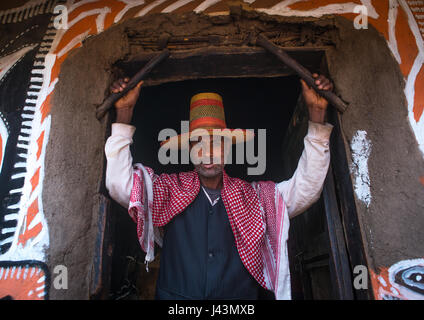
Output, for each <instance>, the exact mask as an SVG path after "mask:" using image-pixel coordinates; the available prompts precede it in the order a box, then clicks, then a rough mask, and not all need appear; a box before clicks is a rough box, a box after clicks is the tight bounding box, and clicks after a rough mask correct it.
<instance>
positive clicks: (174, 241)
mask: <svg viewBox="0 0 424 320" xmlns="http://www.w3.org/2000/svg"><path fill="white" fill-rule="evenodd" d="M258 287H259V284H257V282H256V280H255V279H254V278H253V277H252V276H251V275H250V273H249V272H248V271H247V269H246V268H245V267H244V265H243V263H242V261H241V259H240V256H239V254H238V252H237V247H236V244H235V240H234V235H233V232H232V230H231V226H230V222H229V220H228V216H227V211H226V210H225V207H224V204H223V202H222V199H219V200H218V202H217V203H216V204H215V205H214V206H212V205H211V203H210V202H209V200H208V198H207V196H206V194H205V193H204V191H203V190H202V189H200V191H199V194H198V195H197V197H196V199H195V200H194V201H193V202H192V203H191V204H190V205H189V206H188V207H187V208H186V209H185V210H184V211H183V212H181V213H180V214H178V215H177V216H175V217H174V218H173V219H172V220H171V221H170V222H169V223H168V224H167V225H166V226H165V235H164V238H163V247H162V252H161V261H160V270H159V278H158V281H157V286H156V298H157V299H169V300H181V299H182V300H184V299H198V300H203V299H257V298H258Z"/></svg>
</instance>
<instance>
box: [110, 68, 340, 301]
mask: <svg viewBox="0 0 424 320" xmlns="http://www.w3.org/2000/svg"><path fill="white" fill-rule="evenodd" d="M313 76H314V78H315V81H316V84H317V86H318V88H319V89H322V90H332V89H333V85H332V83H331V82H330V81H329V80H328V79H327V78H325V77H324V76H322V75H318V74H314V75H313ZM128 80H129V79H121V80H118V81H117V82H115V83H114V84H113V85H112V87H111V91H112V92H115V93H116V92H119V91H122V90H123V89H124V88H125V87H126V83H127V82H128ZM301 84H302V94H303V97H304V101H305V103H306V105H307V107H308V110H309V129H308V134H307V135H306V137H305V139H304V144H305V149H304V151H303V154H302V156H301V158H300V160H299V163H298V167H297V169H296V172H295V173H294V175H293V177H292V178H291V179H289V180H287V181H283V182H280V183H277V184H276V183H274V182H270V181H268V182H257V183H252V184H249V183H247V182H245V181H243V180H241V179H237V178H232V177H229V176H228V175H227V174H226V173H225V170H224V164H225V163H224V160H225V157H226V155H227V153H226V151H225V148H223V145H225V144H223V143H222V142H223V141H230V142H231V143H233V142H238V143H239V142H240V140H241V141H242V142H244V141H247V140H249V139H251V138H252V135H251V133H250V132H249V131H245V130H241V129H238V130H221V131H220V130H215V131H213V129H227V128H226V123H225V115H224V107H223V102H222V98H221V97H220V96H219V95H218V94H216V93H200V94H197V95H195V96H194V97H192V99H191V104H190V132H189V133H186V134H181V135H179V136H175V137H171V138H170V139H168V140H167V141H165V142H164V143H163V144H162V145H163V146H167V147H169V148H171V149H176V148H184V146H187V145H188V146H189V148H190V152H191V156H192V158H191V160H192V162H193V163H194V168H195V170H193V171H190V172H182V173H178V174H172V175H168V174H162V175H160V176H158V175H156V174H155V173H154V172H153V171H152V170H151V169H150V168H145V167H143V166H142V165H141V164H137V165H135V166H133V163H132V157H131V153H130V151H129V146H130V144H131V143H132V136H133V134H134V131H135V128H134V127H133V126H131V125H130V123H131V118H132V114H133V110H134V106H135V104H136V101H137V99H138V97H139V94H140V88H141V86H142V82H140V83H139V85H138V86H137V87H136V88H134V89H133V90H131V91H130V92H129V93H128V94H127V95H126V96H125V97H123V98H122V99H120V100H119V101H118V102H117V103H116V105H115V107H116V113H117V118H116V122H115V123H113V124H112V135H111V137H109V139H108V141H107V142H106V147H105V152H106V157H107V170H106V187H107V188H108V190H109V193H110V195H111V197H112V198H113V199H115V200H116V201H117V202H118V203H120V204H121V205H122V206H124V207H126V208H129V214H130V216H131V217H132V218H133V220H134V221H135V222H136V223H137V234H138V238H139V241H140V245H141V247H142V248H143V250H144V251H146V261H147V262H149V261H152V260H153V257H154V240H156V242H157V243H158V244H159V245H162V252H161V264H160V270H159V277H158V281H157V288H156V298H157V299H257V298H258V284H260V285H261V286H262V287H264V288H266V289H268V290H271V291H273V292H274V294H275V297H276V299H290V298H291V294H290V273H289V268H288V257H287V238H288V226H289V220H288V219H289V217H293V216H295V215H297V214H299V213H301V212H303V211H304V210H306V209H307V208H308V207H309V206H311V205H312V204H313V203H314V202H315V201H316V200H317V199H318V198H319V196H320V193H321V191H322V186H323V182H324V179H325V176H326V173H327V170H328V166H329V161H330V154H329V138H330V134H331V131H332V125H330V124H328V123H325V113H326V109H327V106H328V102H327V101H326V100H325V99H324V98H322V97H320V96H319V95H318V94H317V93H316V92H315V91H314V90H313V89H312V88H309V87H308V85H307V84H306V83H305V82H304V81H303V80H301ZM198 130H200V131H202V130H203V131H202V132H203V133H202V134H199V135H194V134H195V132H198ZM212 131H213V132H214V133H215V134H214V135H212V134H210V133H211V132H212ZM216 131H217V132H218V133H216ZM193 137H194V138H193ZM235 137H236V138H240V139H238V140H237V139H234V138H235ZM228 139H229V140H228ZM211 160H212V161H211ZM159 227H162V228H163V231H164V238H163V243H162V239H161V238H160V237H159V232H158V228H159Z"/></svg>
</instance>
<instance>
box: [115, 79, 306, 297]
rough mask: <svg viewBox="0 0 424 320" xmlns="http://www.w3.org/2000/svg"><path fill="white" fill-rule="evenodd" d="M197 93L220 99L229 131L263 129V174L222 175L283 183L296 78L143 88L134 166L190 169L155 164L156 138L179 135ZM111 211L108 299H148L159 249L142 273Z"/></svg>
mask: <svg viewBox="0 0 424 320" xmlns="http://www.w3.org/2000/svg"><path fill="white" fill-rule="evenodd" d="M199 92H217V93H219V94H220V95H221V96H222V98H223V102H224V107H225V116H226V122H227V126H228V127H230V128H245V129H254V130H255V133H257V129H266V144H267V147H266V152H267V154H266V155H267V157H266V171H265V173H264V174H263V175H260V176H248V175H247V167H246V165H237V164H229V165H228V166H227V167H226V171H227V173H228V174H229V175H231V176H234V177H239V178H242V179H245V180H247V181H255V180H273V181H276V182H279V181H282V180H283V179H284V169H283V165H282V162H283V159H284V152H283V149H282V145H283V140H284V137H285V135H286V129H287V127H288V124H289V122H290V119H291V117H292V114H293V111H294V108H295V106H296V102H297V100H298V96H299V93H300V83H299V79H298V78H297V77H295V76H288V77H273V78H217V79H202V80H187V81H180V82H171V83H165V84H161V85H158V86H150V87H145V88H143V89H142V92H141V96H140V99H139V101H138V103H137V106H136V111H135V114H134V118H133V125H134V126H136V127H137V130H136V134H135V136H134V143H133V145H132V147H131V150H132V154H133V158H134V162H141V163H143V165H146V166H149V167H151V168H152V169H154V170H155V172H156V173H158V174H160V173H173V172H180V171H186V170H192V166H191V165H172V164H170V165H166V166H163V165H161V164H160V163H159V160H158V155H157V153H158V149H159V142H158V133H159V132H160V131H161V130H162V129H164V128H173V129H174V130H176V131H177V132H180V131H181V128H180V127H181V124H180V121H181V120H188V119H189V106H190V99H191V97H192V96H193V95H195V94H196V93H199ZM255 139H257V136H256V137H255ZM255 143H257V141H256V142H255ZM256 145H257V144H256ZM234 162H235V161H234ZM114 207H115V210H114V211H115V212H116V215H115V219H117V221H116V224H115V228H116V235H115V237H116V241H115V250H114V258H113V267H112V283H111V296H110V297H111V298H112V299H131V298H133V299H151V298H153V295H154V292H155V281H156V277H157V271H158V267H159V259H160V254H159V252H160V250H158V255H157V260H156V262H154V263H153V264H151V265H150V266H149V269H150V272H149V273H146V271H145V267H144V264H143V261H144V253H143V252H142V251H141V249H140V248H139V245H138V241H137V238H136V229H135V224H134V223H133V221H132V220H131V219H130V218H129V216H128V214H127V213H126V212H125V210H124V209H123V208H120V207H118V205H117V204H114ZM262 297H263V298H270V297H271V295H268V294H267V293H266V292H265V291H262Z"/></svg>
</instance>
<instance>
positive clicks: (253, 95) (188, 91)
mask: <svg viewBox="0 0 424 320" xmlns="http://www.w3.org/2000/svg"><path fill="white" fill-rule="evenodd" d="M199 92H216V93H219V94H220V95H221V96H222V98H223V102H224V108H225V116H226V122H227V126H228V127H229V128H245V129H254V130H255V133H257V129H266V139H267V148H266V150H267V157H266V159H267V166H266V171H265V173H264V174H263V175H260V176H248V175H247V170H246V166H244V165H237V164H229V165H228V167H226V170H227V172H228V174H229V175H232V176H235V177H239V178H242V179H245V180H247V181H254V180H274V181H279V180H280V179H282V178H283V168H282V165H281V163H282V160H283V153H282V143H283V139H284V136H285V133H286V129H287V126H288V123H289V121H290V118H291V116H292V113H293V110H294V107H295V105H296V101H297V98H298V95H299V92H300V86H299V81H298V79H297V77H294V76H291V77H277V78H218V79H202V80H189V81H180V82H172V83H167V84H163V85H159V86H153V87H146V88H144V89H142V93H141V98H140V100H139V103H138V104H137V107H136V108H137V109H136V112H135V116H134V119H133V125H134V126H136V127H137V131H136V134H135V136H134V145H133V148H132V152H133V157H134V161H135V162H141V163H143V164H144V165H147V166H149V167H151V168H153V169H154V170H155V172H157V173H164V172H165V173H173V172H180V171H186V170H192V166H191V165H172V164H169V165H165V166H164V165H161V164H160V163H159V160H158V155H157V153H158V150H159V142H158V134H159V131H160V130H162V129H164V128H173V129H174V130H176V131H177V132H178V133H180V132H181V124H180V121H182V120H188V119H189V106H190V99H191V97H192V96H193V95H195V94H196V93H199ZM255 139H256V141H255V145H257V139H258V136H257V135H256V137H255ZM233 163H235V159H234V161H233Z"/></svg>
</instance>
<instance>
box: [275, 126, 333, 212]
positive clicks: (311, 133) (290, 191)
mask: <svg viewBox="0 0 424 320" xmlns="http://www.w3.org/2000/svg"><path fill="white" fill-rule="evenodd" d="M332 129H333V126H332V125H331V124H329V123H326V124H319V123H315V122H312V121H309V126H308V133H307V135H306V136H305V138H304V146H305V147H304V150H303V152H302V155H301V157H300V159H299V162H298V165H297V169H296V171H295V173H294V174H293V176H292V178H291V179H289V180H287V181H283V182H280V183H278V184H277V187H278V190H279V191H280V193H281V195H282V197H283V199H284V201H285V203H286V206H287V210H288V213H289V216H290V218H293V217H294V216H296V215H298V214H299V213H302V212H303V211H305V210H306V209H308V208H309V207H310V206H311V205H312V204H313V203H315V202H316V201H317V200H318V199H319V197H320V195H321V192H322V188H323V185H324V180H325V177H326V176H327V171H328V167H329V165H330V147H329V141H330V135H331V131H332Z"/></svg>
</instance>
